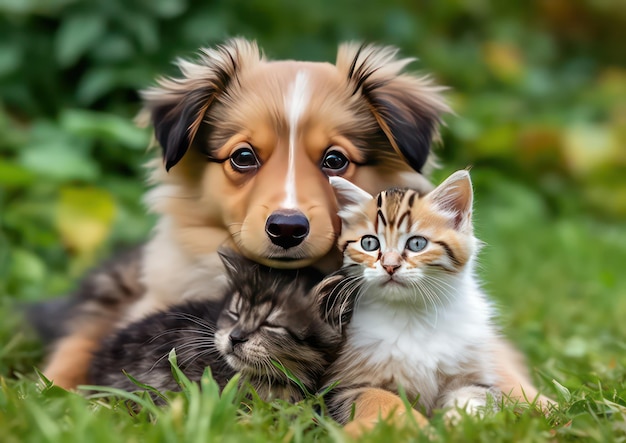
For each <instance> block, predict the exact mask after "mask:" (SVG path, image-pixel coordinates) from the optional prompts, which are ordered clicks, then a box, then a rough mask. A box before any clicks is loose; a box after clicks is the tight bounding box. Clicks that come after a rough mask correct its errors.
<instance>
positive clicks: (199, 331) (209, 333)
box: [146, 328, 213, 343]
mask: <svg viewBox="0 0 626 443" xmlns="http://www.w3.org/2000/svg"><path fill="white" fill-rule="evenodd" d="M207 329H208V328H207ZM178 332H183V333H186V334H188V333H193V334H196V335H199V336H203V337H213V333H212V331H210V330H206V329H204V328H203V329H197V328H193V329H189V328H172V329H167V330H165V331H163V332H160V333H158V334H156V335H155V336H154V337H151V338H150V340H148V341H147V342H146V343H153V342H154V341H155V340H157V339H159V338H161V337H163V336H165V335H168V334H174V333H178Z"/></svg>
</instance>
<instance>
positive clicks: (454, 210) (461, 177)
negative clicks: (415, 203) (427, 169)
mask: <svg viewBox="0 0 626 443" xmlns="http://www.w3.org/2000/svg"><path fill="white" fill-rule="evenodd" d="M426 198H427V199H428V200H430V201H431V202H432V204H433V205H434V206H435V207H436V208H437V209H438V210H439V211H440V212H442V213H443V214H445V215H447V216H449V217H450V219H451V220H452V225H453V227H454V229H456V230H459V231H471V230H472V201H473V199H474V192H473V190H472V181H471V179H470V175H469V172H467V171H465V170H461V171H456V172H455V173H454V174H452V175H451V176H450V177H448V178H447V179H446V180H445V181H444V182H443V183H442V184H440V185H439V186H437V187H436V188H435V189H434V190H433V191H432V192H430V193H429V194H427V196H426Z"/></svg>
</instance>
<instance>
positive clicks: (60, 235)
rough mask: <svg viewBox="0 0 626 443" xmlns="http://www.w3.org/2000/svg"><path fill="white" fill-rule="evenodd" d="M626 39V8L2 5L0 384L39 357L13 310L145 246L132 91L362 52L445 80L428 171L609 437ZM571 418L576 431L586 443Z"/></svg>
mask: <svg viewBox="0 0 626 443" xmlns="http://www.w3.org/2000/svg"><path fill="white" fill-rule="evenodd" d="M625 29H626V2H624V1H622V0H529V1H508V2H495V1H494V2H490V1H488V0H473V1H434V0H433V1H420V2H416V1H409V0H386V1H380V0H361V1H337V0H333V1H330V0H319V1H316V2H295V1H288V0H275V1H269V0H247V1H246V0H232V1H227V0H213V1H193V0H89V1H88V0H0V325H1V326H0V374H4V375H6V376H11V377H15V376H18V375H19V374H22V373H23V374H27V375H28V374H31V373H32V370H31V367H32V365H33V364H35V363H36V362H37V361H38V358H39V357H40V355H41V349H40V347H39V346H38V345H36V344H33V343H31V342H30V341H29V340H28V339H27V338H26V337H25V336H24V335H22V333H17V332H16V331H18V330H21V329H19V328H18V325H19V323H20V320H19V318H18V317H16V316H15V315H14V312H15V309H14V303H15V302H16V301H17V302H18V303H21V302H26V301H32V300H38V299H41V298H43V297H48V296H51V295H54V294H61V293H64V292H67V291H68V290H70V289H71V288H72V287H73V285H74V284H75V282H76V280H77V278H79V276H80V275H81V274H82V273H84V272H85V270H86V269H88V268H89V267H91V266H93V265H94V264H95V263H97V261H98V260H100V259H102V258H103V257H106V256H107V255H108V254H110V253H111V251H112V250H114V249H116V248H118V247H120V246H124V245H128V244H135V243H137V242H140V241H142V240H144V239H145V238H146V237H147V235H148V232H149V229H150V226H151V225H152V223H153V220H152V219H151V218H150V217H149V216H146V215H145V213H144V208H143V206H142V204H141V196H142V193H143V191H144V190H145V185H144V183H143V177H144V170H143V166H142V165H143V164H144V163H145V162H146V160H147V159H148V158H149V157H150V156H151V154H149V153H146V146H147V144H148V140H149V134H148V133H147V132H146V131H144V130H140V129H138V128H136V127H135V126H134V124H133V117H134V115H135V114H136V112H137V111H138V109H139V102H138V96H137V92H136V91H137V90H138V89H141V88H144V87H146V86H149V85H150V84H152V82H153V81H154V78H155V77H156V76H157V75H159V74H174V73H175V70H174V68H173V66H172V64H171V61H172V60H173V59H174V58H175V57H177V56H184V57H187V56H192V55H193V53H194V51H195V50H196V49H197V48H198V47H200V46H203V45H211V44H215V43H217V42H220V41H222V40H223V39H224V38H226V37H229V36H235V35H241V36H245V37H248V38H254V39H257V40H258V41H259V43H260V45H261V46H262V47H263V48H264V49H265V51H266V53H267V55H268V56H269V57H271V58H295V59H308V60H324V61H332V60H334V56H335V51H336V46H337V43H338V42H341V41H345V40H360V41H375V42H379V43H383V44H391V45H395V46H398V47H399V48H401V52H402V54H404V55H406V56H414V57H418V58H419V60H418V61H417V62H415V63H414V64H413V65H412V69H414V70H417V71H419V72H428V73H431V74H432V75H433V76H434V78H435V79H436V80H437V81H438V82H439V83H441V84H444V85H447V86H449V87H450V89H449V91H448V92H447V96H448V98H449V100H450V102H451V104H452V105H453V107H454V109H455V110H456V115H453V116H447V118H446V127H445V128H444V131H443V141H444V143H443V146H442V147H441V148H439V149H437V154H438V156H439V157H440V158H441V164H442V165H443V169H442V170H440V171H437V172H436V173H435V175H434V179H435V181H438V180H441V179H442V178H443V177H445V175H446V174H447V173H449V172H450V171H452V170H454V169H459V168H464V167H467V166H471V167H472V174H473V177H474V180H475V185H476V192H477V207H476V225H477V232H478V235H479V237H480V238H481V239H483V240H485V242H486V247H485V248H484V250H483V253H482V259H481V270H480V273H481V276H482V277H483V278H484V280H485V282H486V283H485V286H486V288H487V290H488V291H489V292H490V293H491V294H493V297H494V299H495V300H496V301H497V303H498V304H499V306H500V308H501V311H502V321H501V323H502V325H503V328H504V330H505V332H506V334H507V335H508V336H510V337H511V338H512V339H513V340H514V341H515V342H516V344H517V345H518V346H519V347H520V348H521V349H523V350H524V351H525V353H526V354H527V355H528V356H529V359H530V362H531V366H532V367H533V368H535V369H536V372H534V376H535V380H536V381H537V382H538V383H539V385H540V386H542V387H543V388H544V389H545V390H546V391H547V392H548V393H549V394H551V395H553V396H557V395H560V396H559V398H560V399H561V400H563V401H565V402H566V403H567V404H568V405H569V406H572V405H574V406H575V405H578V406H576V407H574V406H572V408H570V409H569V410H568V411H570V412H571V411H574V412H571V414H572V415H576V414H578V413H579V412H580V413H581V414H582V413H583V412H589V411H596V412H598V411H600V412H602V411H605V409H606V408H607V407H608V408H609V409H611V408H612V409H611V411H613V410H614V409H615V410H617V411H618V412H620V414H617V415H614V416H612V417H613V418H612V419H611V420H609V421H610V424H608V425H607V428H606V429H609V430H610V431H607V432H613V433H615V432H618V433H619V432H622V434H621V435H623V432H624V425H623V421H624V420H623V413H624V407H626V401H625V400H624V399H625V397H626V394H625V390H626V389H625V387H624V379H625V378H626V371H625V370H624V367H625V366H626V359H625V358H624V355H625V354H626V353H625V352H624V351H625V349H626V340H625V337H626V324H625V323H624V322H623V318H626V277H625V275H624V271H623V269H624V265H625V264H626V232H625V229H624V226H626V225H625V221H626V180H625V178H624V172H625V171H626V53H625V52H624V42H625V41H626V32H625V31H624V30H625ZM552 379H556V380H558V382H559V383H560V384H559V385H555V384H553V383H552V381H551V380H552ZM558 386H562V387H564V389H566V390H571V391H572V392H574V395H573V396H569V397H568V396H567V395H566V396H565V397H562V394H563V392H562V391H560V390H559V389H560V388H558ZM590 399H591V400H590ZM580 402H582V403H580ZM606 402H609V403H610V404H611V406H610V407H609V406H607V403H606ZM579 403H580V404H579ZM615 405H617V406H615ZM576 408H578V409H576ZM581 411H582V412H581ZM588 417H593V414H592V415H589V416H588ZM615 417H621V418H619V419H617V418H615ZM570 418H571V417H570ZM585 420H588V421H589V423H591V422H593V418H587V419H578V421H575V422H574V423H575V424H574V426H573V428H572V430H571V432H572V433H573V435H579V434H580V435H584V436H586V437H590V436H591V437H594V435H595V437H597V435H596V434H593V432H592V431H591V430H590V429H591V428H585V427H584V426H583V425H580V426H581V427H580V428H576V423H586V422H585ZM615 420H617V421H616V422H614V421H615ZM620 420H621V421H620ZM615 423H617V424H615ZM620 430H621V431H620ZM563 432H566V433H567V432H570V431H563ZM577 433H578V434H577ZM598 435H599V434H598ZM604 437H606V435H604V436H603V438H604ZM598 438H599V437H598Z"/></svg>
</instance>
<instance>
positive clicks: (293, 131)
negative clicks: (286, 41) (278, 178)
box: [283, 70, 311, 208]
mask: <svg viewBox="0 0 626 443" xmlns="http://www.w3.org/2000/svg"><path fill="white" fill-rule="evenodd" d="M308 83H309V75H308V74H307V73H306V72H305V71H302V70H300V71H298V72H297V74H296V78H295V80H294V81H293V82H292V83H291V84H290V85H289V89H288V91H287V96H286V97H285V112H286V114H287V118H288V119H289V164H288V169H287V178H286V180H285V200H284V201H283V206H284V207H285V208H295V207H297V206H298V202H297V200H296V143H297V141H298V123H299V122H300V118H301V117H302V114H304V110H305V109H306V107H307V105H308V103H309V99H310V98H311V94H310V90H309V88H308Z"/></svg>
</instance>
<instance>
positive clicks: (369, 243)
mask: <svg viewBox="0 0 626 443" xmlns="http://www.w3.org/2000/svg"><path fill="white" fill-rule="evenodd" d="M361 247H362V248H363V250H365V251H375V250H376V249H378V248H379V247H380V242H379V241H378V239H377V238H376V237H374V236H373V235H365V236H363V238H361Z"/></svg>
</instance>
